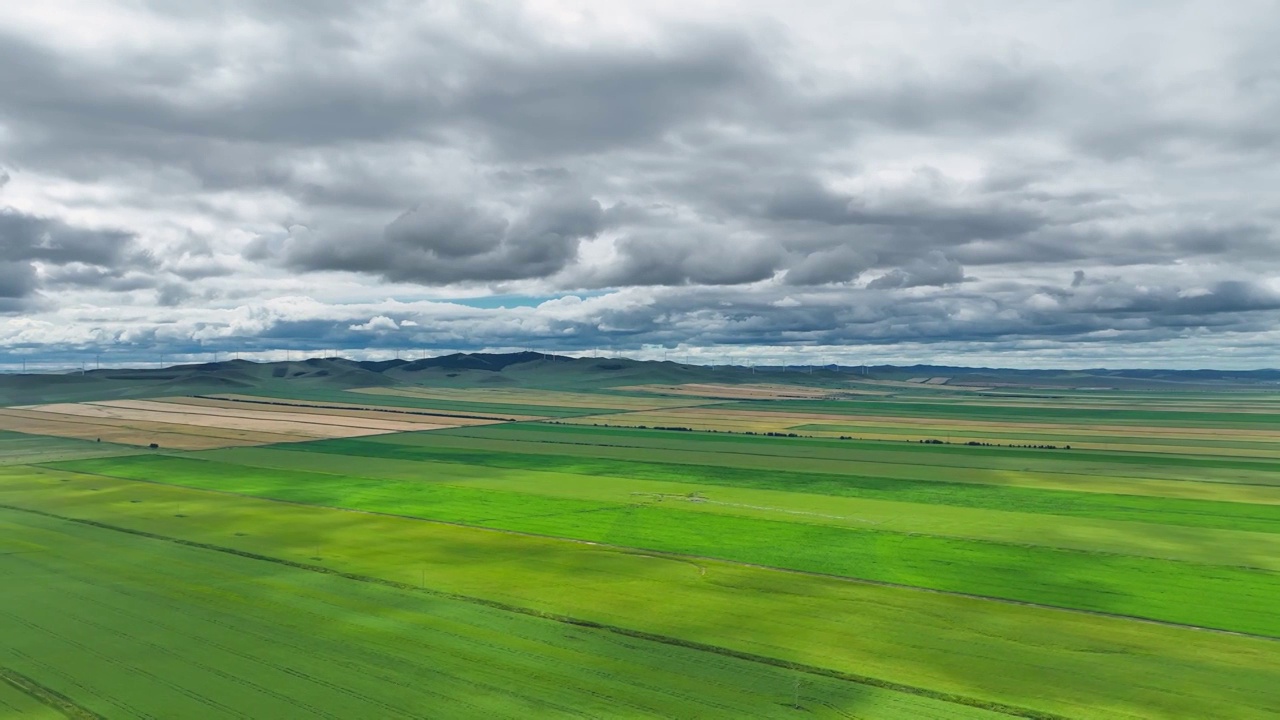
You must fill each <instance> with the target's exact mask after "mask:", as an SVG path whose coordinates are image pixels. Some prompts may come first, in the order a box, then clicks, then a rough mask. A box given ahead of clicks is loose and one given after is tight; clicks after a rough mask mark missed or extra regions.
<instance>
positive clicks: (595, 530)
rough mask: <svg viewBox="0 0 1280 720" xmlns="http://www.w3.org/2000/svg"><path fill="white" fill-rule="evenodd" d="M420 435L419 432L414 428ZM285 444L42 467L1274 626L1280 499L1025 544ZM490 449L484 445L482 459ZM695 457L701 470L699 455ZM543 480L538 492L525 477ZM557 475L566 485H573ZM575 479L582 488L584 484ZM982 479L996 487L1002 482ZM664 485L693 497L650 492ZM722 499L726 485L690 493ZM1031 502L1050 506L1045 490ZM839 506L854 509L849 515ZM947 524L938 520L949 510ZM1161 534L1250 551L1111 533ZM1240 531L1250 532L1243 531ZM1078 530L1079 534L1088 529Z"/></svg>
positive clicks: (1027, 525) (1260, 630)
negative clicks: (1268, 554) (1130, 546)
mask: <svg viewBox="0 0 1280 720" xmlns="http://www.w3.org/2000/svg"><path fill="white" fill-rule="evenodd" d="M427 435H429V434H427ZM401 437H407V436H401ZM424 441H425V442H428V443H429V442H431V441H430V439H429V438H427V437H424ZM299 447H304V448H305V447H310V452H304V453H301V454H303V455H307V454H315V453H318V452H323V454H324V455H325V456H326V457H323V458H320V459H319V462H316V463H314V464H313V468H312V469H311V470H309V471H302V470H297V469H290V468H296V467H297V466H298V465H299V462H298V461H297V460H296V459H294V457H292V455H296V454H298V453H293V454H290V455H284V456H280V455H278V454H277V455H276V456H275V458H276V459H274V460H273V459H272V457H271V455H269V453H272V452H275V453H280V452H287V451H264V452H263V453H258V455H259V456H261V455H264V454H268V456H267V458H266V459H265V460H264V461H262V462H264V463H267V464H271V465H275V467H253V466H251V465H247V464H245V463H244V462H235V463H232V462H220V461H214V460H210V459H194V458H177V457H163V456H143V457H139V458H133V459H130V458H121V459H118V460H117V459H107V460H85V461H73V462H68V463H59V464H56V465H54V467H58V468H61V469H69V470H74V471H77V472H85V473H92V474H94V475H104V476H111V477H118V478H126V479H137V480H147V481H153V482H170V483H176V484H183V485H188V486H192V487H200V488H206V489H218V490H227V491H232V492H240V493H244V494H250V495H257V496H261V497H267V498H272V499H278V500H288V501H293V502H307V503H314V504H318V505H326V506H333V507H345V508H354V509H361V510H372V511H378V512H391V513H398V514H404V515H411V516H415V517H422V518H426V519H432V520H443V521H448V522H459V523H466V524H471V525H477V526H483V527H492V528H499V529H504V530H515V531H520V532H527V533H537V534H542V535H550V536H556V537H566V538H572V539H576V540H586V541H591V542H601V543H609V544H612V545H617V546H622V547H633V548H639V549H645V550H657V551H665V552H673V553H680V554H684V555H691V556H698V557H712V558H717V559H722V560H733V561H738V562H744V563H752V564H761V565H768V566H773V567H779V568H786V569H791V570H800V571H807V572H814V573H824V574H830V575H838V576H844V577H851V578H859V579H865V580H874V581H879V582H891V583H898V584H906V585H912V586H918V587H923V588H929V589H934V590H945V591H951V592H958V593H966V594H971V595H978V596H991V597H997V598H1003V599H1008V600H1017V601H1024V602H1035V603H1041V604H1045V605H1053V606H1061V607H1069V608H1076V609H1081V610H1089V611H1096V612H1108V613H1116V614H1124V615H1133V616H1138V617H1144V618H1150V619H1155V620H1163V621H1168V622H1177V623H1183V624H1188V625H1195V626H1205V627H1211V628H1216V629H1222V630H1231V631H1238V632H1247V633H1253V634H1259V635H1268V636H1277V637H1280V616H1277V615H1276V614H1275V613H1274V612H1272V608H1271V607H1270V606H1269V603H1268V602H1267V599H1268V598H1270V597H1276V596H1280V574H1276V573H1275V572H1274V571H1273V570H1270V569H1267V568H1265V567H1257V564H1258V562H1259V561H1257V560H1255V559H1253V556H1252V555H1251V553H1253V552H1256V551H1257V550H1258V549H1259V548H1266V547H1271V548H1277V547H1280V545H1277V544H1275V543H1273V542H1271V540H1272V539H1271V537H1270V536H1271V535H1273V534H1277V533H1280V505H1261V506H1254V505H1247V504H1239V503H1216V504H1215V503H1210V502H1206V501H1188V500H1171V499H1154V498H1143V499H1141V500H1143V501H1145V503H1146V505H1148V506H1151V512H1150V513H1149V514H1152V515H1154V514H1155V512H1158V511H1163V515H1164V516H1168V517H1173V518H1174V519H1181V516H1182V515H1190V516H1193V517H1195V518H1196V520H1197V521H1200V522H1201V523H1202V524H1201V525H1200V528H1203V527H1204V524H1208V521H1205V520H1204V519H1203V516H1204V514H1208V513H1211V512H1215V511H1216V512H1217V514H1216V515H1212V516H1209V517H1210V519H1211V520H1215V521H1217V525H1216V526H1214V525H1210V528H1206V529H1204V530H1203V531H1202V532H1200V533H1195V532H1192V531H1191V528H1187V527H1182V526H1180V527H1179V529H1178V532H1176V533H1161V530H1162V526H1160V525H1155V526H1154V527H1149V526H1150V525H1151V523H1149V522H1143V523H1140V524H1139V523H1132V522H1130V523H1123V522H1118V523H1117V522H1112V523H1109V524H1104V527H1106V528H1108V529H1110V530H1111V532H1110V533H1109V534H1108V535H1107V537H1110V538H1112V542H1111V543H1109V544H1108V545H1107V546H1106V547H1097V546H1092V545H1090V544H1088V543H1077V546H1076V547H1073V548H1069V549H1068V548H1062V547H1055V546H1052V545H1046V544H1044V543H1043V542H1042V541H1041V542H1037V541H1036V540H1035V538H1036V537H1038V528H1039V526H1040V525H1041V524H1042V523H1043V522H1044V516H1043V515H1037V514H1033V513H1027V512H1019V513H1009V512H1006V513H1003V514H1002V515H1000V516H999V517H991V518H988V519H986V524H987V525H990V526H996V527H1004V528H1009V529H1020V530H1021V535H1019V534H1018V533H1007V534H1006V535H1012V537H1007V536H1006V538H1004V539H1000V540H996V539H992V538H988V537H978V538H973V537H969V538H962V537H955V536H952V535H950V534H947V533H945V532H939V531H937V530H933V529H931V528H929V527H928V526H927V525H926V526H924V527H922V529H921V530H920V531H911V532H905V533H904V532H901V531H888V530H883V529H880V528H878V527H876V526H875V525H874V524H873V523H874V521H871V520H868V518H866V517H865V515H864V513H862V512H861V508H860V507H859V504H857V503H852V504H851V507H849V508H848V509H847V510H845V511H844V512H847V513H851V514H848V515H844V514H838V515H835V518H834V519H835V520H836V521H834V522H832V521H828V520H827V519H825V518H823V517H822V515H823V514H827V513H823V512H822V511H823V509H824V508H825V509H828V510H829V509H830V508H829V507H828V505H829V503H824V502H821V500H820V499H818V501H816V502H811V503H810V504H807V505H806V504H803V503H802V504H800V505H799V507H796V506H794V505H793V510H794V511H793V512H789V513H774V514H773V515H772V516H771V517H770V516H765V517H761V516H760V515H762V514H764V513H753V514H750V515H748V514H744V513H739V512H734V510H735V506H738V505H745V506H747V507H748V508H749V509H753V510H755V509H759V508H771V507H779V506H778V504H777V503H776V502H775V503H772V504H771V500H772V497H771V496H770V497H762V498H758V499H757V498H754V497H745V498H744V497H742V496H741V494H739V495H738V496H735V497H730V496H724V495H722V494H721V493H718V492H715V491H713V490H712V487H713V486H710V485H706V484H698V483H696V482H690V481H688V480H686V481H684V482H682V483H675V484H674V485H670V484H669V485H666V486H661V487H645V486H644V484H643V483H641V484H636V483H634V482H630V483H617V482H609V479H612V478H629V477H631V478H634V477H635V476H636V475H640V472H638V471H631V470H629V469H628V468H629V467H631V466H635V465H643V463H634V462H632V463H623V464H621V465H620V467H615V468H613V469H611V471H610V472H609V474H608V475H605V476H599V475H597V476H596V477H595V480H596V483H595V484H594V485H592V484H591V483H589V482H586V480H587V478H585V477H584V476H583V475H582V474H581V473H566V474H547V473H545V472H543V471H536V470H528V469H526V468H528V467H537V464H536V460H537V456H535V458H534V459H532V460H531V459H530V458H529V457H528V456H516V457H515V458H511V459H510V465H511V466H512V467H510V468H509V470H510V472H507V473H502V474H499V473H495V472H494V468H493V466H492V464H489V465H483V466H480V467H482V468H483V470H484V471H483V472H479V473H474V472H472V473H466V475H468V476H471V477H476V478H477V480H476V481H475V482H476V484H474V485H467V484H466V481H465V480H463V481H458V480H455V479H454V478H455V477H456V475H455V474H454V472H452V471H453V470H454V467H455V466H457V465H462V467H464V468H466V467H468V466H467V465H466V464H465V463H457V462H452V463H451V462H442V463H436V464H427V463H425V462H421V461H428V460H430V459H431V458H437V457H439V455H438V454H437V453H435V452H434V451H433V448H431V447H422V446H410V445H405V444H403V443H377V442H363V441H360V440H346V441H341V442H340V443H335V444H329V445H325V444H322V443H317V444H313V445H310V446H305V445H304V446H299ZM497 454H498V453H493V452H489V453H485V454H484V455H482V458H493V457H494V455H497ZM245 455H247V454H245V453H242V454H241V457H244V456H245ZM327 456H356V457H359V458H361V460H363V462H362V463H359V464H355V463H352V464H347V465H346V467H345V468H344V469H345V470H346V472H342V473H334V472H332V468H333V465H332V464H331V463H330V462H329V460H330V457H327ZM445 457H446V458H448V457H449V456H448V455H447V454H446V455H445ZM543 457H545V456H543ZM384 458H392V459H401V460H405V459H408V460H417V461H419V467H418V468H417V477H415V478H412V479H408V478H406V479H401V480H398V481H390V480H388V479H387V478H378V477H372V478H370V477H369V475H371V474H373V475H375V476H376V474H377V471H376V469H370V468H376V467H377V464H378V462H379V460H382V459H384ZM453 459H454V460H455V461H456V460H457V459H458V458H457V456H453ZM249 462H253V461H252V459H250V460H249ZM486 462H490V463H491V460H488V461H486ZM545 464H546V463H544V465H545ZM362 466H363V467H364V468H365V469H363V470H362V469H361V467H362ZM677 469H678V470H688V469H691V468H690V466H684V467H678V468H677ZM705 470H708V471H710V472H715V471H716V469H715V468H713V467H707V468H705ZM495 480H496V481H499V482H501V484H499V482H495ZM602 480H603V481H602ZM542 487H547V488H551V490H550V491H549V492H548V491H540V490H539V488H542ZM961 487H964V488H972V487H975V486H972V485H970V486H961ZM570 488H579V490H578V492H577V494H576V495H575V493H574V492H573V491H572V490H571V489H570ZM582 488H588V489H589V490H588V491H587V492H583V491H582V490H581V489H582ZM716 489H717V490H718V489H719V488H716ZM993 489H994V490H995V495H996V496H997V497H998V496H999V493H1000V492H1001V489H1000V488H993ZM1041 493H1044V491H1041ZM1024 494H1026V491H1024ZM1057 494H1058V495H1070V493H1057ZM1081 495H1082V496H1083V498H1084V499H1086V500H1092V501H1094V502H1095V504H1096V503H1097V501H1099V500H1110V499H1112V498H1113V497H1114V498H1115V499H1116V500H1121V498H1118V497H1116V496H1104V495H1098V494H1092V495H1084V494H1081ZM667 496H674V497H677V498H682V497H683V498H696V499H697V500H698V501H697V502H692V503H690V502H683V503H682V502H662V500H663V498H665V497H667ZM721 497H725V498H726V499H724V500H714V501H713V502H714V504H711V503H707V502H705V500H706V499H707V498H713V499H714V498H721ZM912 504H913V503H901V502H900V503H897V505H898V506H899V512H902V513H906V514H908V515H917V516H928V515H930V514H932V512H933V505H932V504H930V503H928V502H924V503H917V505H918V507H916V508H912V507H911V505H912ZM702 507H706V508H710V511H708V510H703V509H701V508H702ZM781 507H786V505H782V506H781ZM1041 509H1042V511H1043V510H1047V511H1049V512H1047V513H1046V514H1052V512H1053V510H1055V509H1056V508H1055V503H1053V502H1050V503H1047V507H1042V508H1041ZM1086 509H1093V508H1086ZM1107 509H1113V508H1106V507H1105V506H1104V507H1103V508H1101V509H1100V510H1097V511H1095V512H1092V513H1090V512H1082V513H1081V515H1082V517H1084V518H1088V519H1089V520H1098V519H1108V518H1107V515H1108V514H1109V513H1107V512H1105V510H1107ZM1121 509H1129V508H1127V507H1124V506H1121ZM1139 512H1141V511H1139ZM806 513H809V514H806ZM832 514H834V513H832ZM850 518H853V519H854V520H855V522H848V520H849V519H850ZM856 520H864V521H867V522H866V523H857V522H856ZM1244 520H1247V521H1250V522H1251V523H1252V526H1251V527H1253V528H1255V530H1256V532H1255V533H1251V534H1250V533H1246V534H1242V535H1240V536H1238V537H1237V536H1236V535H1234V534H1232V533H1231V532H1227V533H1226V534H1222V533H1214V532H1213V531H1212V529H1214V528H1215V527H1216V528H1217V529H1220V530H1226V528H1225V527H1222V526H1230V525H1242V524H1244V522H1243V521H1244ZM956 522H957V521H956V520H954V519H953V524H954V523H956ZM1055 522H1056V523H1057V524H1058V525H1059V526H1060V527H1062V528H1064V529H1065V530H1066V531H1067V535H1071V534H1073V533H1072V531H1075V530H1088V529H1097V527H1098V525H1097V524H1096V523H1085V524H1084V525H1083V526H1082V527H1076V526H1073V525H1072V520H1071V519H1069V518H1055ZM859 525H861V526H859ZM1135 525H1136V527H1133V526H1135ZM1174 534H1181V535H1182V536H1183V537H1184V545H1186V546H1187V547H1192V548H1194V547H1211V546H1213V545H1215V544H1216V545H1219V546H1223V545H1225V546H1227V547H1228V548H1230V547H1231V546H1233V545H1234V544H1235V543H1240V546H1241V547H1247V548H1249V550H1248V551H1246V553H1245V554H1243V555H1242V554H1239V553H1230V554H1227V555H1224V556H1222V559H1220V560H1218V561H1215V562H1203V561H1202V562H1192V561H1190V560H1187V559H1169V558H1167V557H1147V556H1144V555H1140V554H1124V553H1122V552H1117V550H1118V549H1119V550H1124V549H1125V547H1124V544H1123V542H1122V541H1120V540H1116V538H1123V537H1125V536H1126V535H1129V536H1133V537H1135V538H1143V539H1146V540H1148V541H1150V540H1152V539H1157V538H1158V539H1161V540H1165V541H1166V542H1167V541H1168V538H1169V537H1170V536H1171V535H1174ZM1252 535H1257V536H1262V537H1263V538H1265V540H1264V542H1262V543H1260V544H1259V543H1249V542H1248V540H1249V537H1251V536H1252ZM1084 536H1085V537H1088V535H1087V533H1086V534H1085V535H1084Z"/></svg>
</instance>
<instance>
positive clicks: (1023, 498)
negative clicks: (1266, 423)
mask: <svg viewBox="0 0 1280 720" xmlns="http://www.w3.org/2000/svg"><path fill="white" fill-rule="evenodd" d="M425 442H430V441H429V440H428V441H425ZM290 447H291V448H292V449H295V450H298V451H301V452H319V453H328V454H333V455H342V456H348V457H351V456H355V457H367V458H391V459H400V460H414V461H434V462H449V463H456V464H462V465H472V466H482V467H490V468H506V469H512V470H519V469H524V468H538V469H540V470H546V471H557V472H567V473H574V474H579V475H596V476H601V477H621V478H631V479H644V480H663V481H674V482H689V483H696V484H701V485H708V486H723V487H742V488H756V489H764V490H784V491H789V492H803V493H810V494H817V495H833V496H837V497H860V498H866V499H877V500H893V501H898V502H915V503H926V504H935V505H949V506H953V507H969V508H977V509H986V510H1011V511H1017V512H1025V513H1039V514H1044V515H1063V516H1070V517H1086V518H1095V519H1106V520H1131V521H1139V522H1149V523H1159V524H1169V525H1180V526H1186V527H1203V528H1218V529H1225V530H1249V531H1254V532H1280V505H1264V504H1248V503H1239V502H1221V501H1212V500H1188V499H1177V498H1164V497H1151V496H1141V495H1112V494H1104V493H1089V492H1071V491H1064V490H1042V489H1038V488H1024V487H1013V486H1000V485H984V484H978V483H956V482H943V481H941V480H936V481H935V480H906V479H903V478H898V477H884V476H865V475H837V474H834V473H800V472H788V471H785V470H774V469H772V468H771V467H769V464H767V463H763V462H762V463H760V464H759V465H758V466H757V468H756V469H748V468H735V467H724V466H716V465H711V464H706V465H693V464H675V463H659V462H642V461H639V460H617V459H612V458H599V457H584V456H576V457H575V456H572V455H558V454H550V453H515V452H495V451H494V449H493V448H484V447H473V448H466V449H459V448H453V447H440V446H428V445H405V444H400V443H386V442H377V441H376V440H372V439H369V440H333V441H324V442H316V443H306V444H301V445H293V446H290ZM669 456H670V453H663V455H662V457H664V458H667V457H669ZM712 461H713V460H712V458H710V457H706V458H705V459H704V462H708V463H710V462H712ZM761 470H765V471H766V472H761ZM942 476H943V474H942V473H939V474H938V475H935V477H942Z"/></svg>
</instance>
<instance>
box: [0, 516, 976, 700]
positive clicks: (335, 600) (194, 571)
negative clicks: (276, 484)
mask: <svg viewBox="0 0 1280 720" xmlns="http://www.w3.org/2000/svg"><path fill="white" fill-rule="evenodd" d="M0 527H3V528H4V530H5V532H6V533H16V534H20V535H21V536H22V537H24V538H26V539H28V540H29V541H31V542H35V543H39V544H40V545H41V546H42V547H43V551H42V552H41V553H38V554H29V555H11V556H5V557H0V567H2V568H3V570H4V573H5V575H6V577H7V578H9V579H10V580H13V581H16V584H14V585H9V586H8V590H7V591H6V592H5V593H4V594H3V595H2V596H0V614H2V615H3V616H4V618H5V621H6V632H5V634H4V636H3V637H0V658H3V660H2V662H4V663H6V665H7V666H8V667H10V668H16V669H18V670H19V671H20V672H21V673H23V675H24V676H26V677H31V678H39V680H40V682H41V683H42V684H44V685H46V686H48V687H50V688H51V689H53V690H55V691H56V692H59V693H60V694H63V695H64V696H68V697H74V698H76V700H77V701H78V702H79V703H80V704H81V706H82V707H83V708H84V709H86V710H88V711H89V712H96V713H98V714H101V715H103V716H107V717H117V716H126V715H127V716H154V717H224V716H226V717H235V716H240V717H244V716H253V717H298V716H300V715H307V716H315V717H368V716H369V715H370V714H371V713H375V714H376V715H377V716H378V717H387V718H391V717H405V718H408V717H422V716H424V715H436V714H448V716H449V717H583V716H604V715H609V716H627V715H634V716H659V715H666V716H674V715H692V716H706V715H718V716H726V717H728V716H734V715H737V716H739V717H741V716H746V715H751V716H761V715H766V716H787V715H788V714H789V713H792V712H794V710H792V709H791V708H790V707H789V704H790V702H791V701H793V700H794V699H795V694H794V685H795V682H794V678H793V676H795V675H796V673H794V672H788V671H787V670H786V669H784V668H778V667H774V666H769V665H763V664H760V663H752V662H747V661H744V660H740V659H736V658H732V657H726V656H723V655H717V654H713V653H708V652H701V651H698V650H694V649H690V648H684V647H678V646H673V645H671V644H664V643H659V642H653V641H646V640H643V639H637V638H626V637H618V636H617V635H615V634H611V633H609V632H607V631H602V630H597V629H591V628H584V627H575V626H571V625H566V624H564V623H561V622H554V621H551V620H544V619H538V618H532V617H528V616H526V615H521V614H513V613H510V612H504V611H502V610H498V609H494V608H492V607H488V606H485V605H483V604H478V603H470V602H466V601H464V600H460V599H454V598H449V597H442V596H440V595H438V594H432V593H428V592H421V591H415V590H414V589H412V588H411V587H389V586H387V585H386V584H379V583H370V582H359V581H355V580H352V579H349V578H343V577H340V576H337V575H334V574H331V573H324V572H314V571H308V570H307V569H304V568H300V567H297V566H288V565H281V564H278V563H271V562H262V561H258V560H254V559H249V558H246V557H243V556H238V555H233V554H228V553H219V552H214V551H211V550H207V549H201V548H193V547H191V546H186V545H181V544H175V543H166V542H161V541H157V540H155V539H152V538H145V537H140V536H138V535H135V534H130V533H123V532H116V531H112V530H109V529H104V528H101V527H92V526H86V525H84V524H80V523H73V522H67V521H64V520H59V519H53V518H50V517H47V516H35V515H31V514H27V513H19V512H14V511H6V510H0ZM11 695H12V693H7V694H4V693H0V703H5V702H6V698H9V697H10V696H11ZM800 701H801V705H802V707H804V708H805V709H806V710H808V711H809V712H811V713H816V714H817V715H818V716H819V717H822V716H828V717H841V716H845V715H847V713H850V712H875V713H876V714H877V715H878V716H883V717H893V718H911V717H919V716H920V715H921V714H926V715H928V716H931V717H932V716H937V717H947V718H956V719H957V720H959V719H961V718H983V717H988V716H993V715H994V713H990V712H985V711H983V710H980V709H977V708H972V707H966V706H962V705H956V704H953V703H947V702H942V701H939V700H936V699H932V698H927V697H921V696H918V695H912V694H908V693H902V692H894V691H891V690H886V689H882V688H877V687H870V686H867V685H864V684H856V683H850V682H844V681H840V680H838V679H832V678H826V677H821V676H814V675H812V674H806V675H805V676H804V678H803V682H802V692H801V693H800ZM3 707H4V705H3V704H0V708H3Z"/></svg>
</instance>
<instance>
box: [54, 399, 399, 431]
mask: <svg viewBox="0 0 1280 720" xmlns="http://www.w3.org/2000/svg"><path fill="white" fill-rule="evenodd" d="M30 409H32V410H36V411H39V412H43V413H56V414H59V415H72V416H75V417H89V418H108V419H115V420H126V421H144V422H159V423H170V424H174V425H184V426H191V427H201V428H218V429H230V430H246V431H249V432H263V433H283V434H288V435H300V436H303V437H307V438H312V439H320V438H340V437H360V436H363V435H381V434H385V433H387V432H390V431H389V430H373V429H368V428H353V427H344V426H335V425H320V424H316V423H298V422H289V421H282V420H261V419H258V418H253V417H247V418H246V417H221V416H216V415H199V414H196V413H185V412H157V411H154V410H137V409H133V408H122V407H110V406H105V405H91V404H87V403H86V404H76V403H53V404H51V405H38V406H35V407H32V408H30Z"/></svg>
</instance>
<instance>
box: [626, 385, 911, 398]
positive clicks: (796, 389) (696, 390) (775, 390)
mask: <svg viewBox="0 0 1280 720" xmlns="http://www.w3.org/2000/svg"><path fill="white" fill-rule="evenodd" d="M613 389H614V390H629V391H632V392H647V393H657V394H661V395H684V396H688V397H700V398H708V399H714V400H818V399H821V398H828V397H835V396H838V395H847V394H856V395H885V394H887V393H882V392H875V391H871V390H828V389H823V388H812V387H803V386H800V385H777V384H773V383H746V384H742V385H720V384H717V383H684V384H682V385H624V386H622V387H616V388H613Z"/></svg>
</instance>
